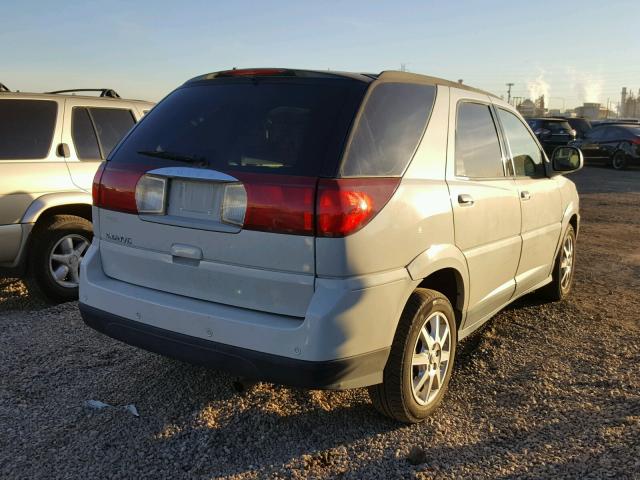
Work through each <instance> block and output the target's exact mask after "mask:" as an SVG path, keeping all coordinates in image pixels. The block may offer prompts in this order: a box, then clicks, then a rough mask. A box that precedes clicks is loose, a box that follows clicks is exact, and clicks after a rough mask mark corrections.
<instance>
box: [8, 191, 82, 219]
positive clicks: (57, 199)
mask: <svg viewBox="0 0 640 480" xmlns="http://www.w3.org/2000/svg"><path fill="white" fill-rule="evenodd" d="M92 203H93V202H92V198H91V193H87V192H78V191H75V192H57V193H48V194H46V195H42V196H40V197H38V198H36V199H35V200H34V201H33V202H31V205H29V208H27V211H26V212H25V214H24V215H23V216H22V219H21V220H20V223H35V222H36V221H37V220H38V218H39V217H40V215H41V214H42V212H44V211H45V210H47V209H49V208H51V207H59V206H61V205H78V204H80V205H87V206H91V204H92Z"/></svg>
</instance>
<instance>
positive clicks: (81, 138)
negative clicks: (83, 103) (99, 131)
mask: <svg viewBox="0 0 640 480" xmlns="http://www.w3.org/2000/svg"><path fill="white" fill-rule="evenodd" d="M71 137H72V138H73V145H74V146H75V148H76V154H77V155H78V158H79V159H80V160H100V158H101V157H100V148H99V147H98V139H97V138H96V133H95V130H94V129H93V125H92V124H91V119H90V118H89V112H88V111H87V109H86V108H77V107H76V108H74V109H73V115H72V117H71Z"/></svg>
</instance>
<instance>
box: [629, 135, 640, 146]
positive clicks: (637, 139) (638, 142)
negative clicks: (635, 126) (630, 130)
mask: <svg viewBox="0 0 640 480" xmlns="http://www.w3.org/2000/svg"><path fill="white" fill-rule="evenodd" d="M631 143H632V144H634V145H640V137H635V138H632V139H631Z"/></svg>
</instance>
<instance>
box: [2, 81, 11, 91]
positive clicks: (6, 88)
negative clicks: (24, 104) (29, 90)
mask: <svg viewBox="0 0 640 480" xmlns="http://www.w3.org/2000/svg"><path fill="white" fill-rule="evenodd" d="M10 91H11V90H9V87H7V86H6V85H5V84H4V83H0V92H10Z"/></svg>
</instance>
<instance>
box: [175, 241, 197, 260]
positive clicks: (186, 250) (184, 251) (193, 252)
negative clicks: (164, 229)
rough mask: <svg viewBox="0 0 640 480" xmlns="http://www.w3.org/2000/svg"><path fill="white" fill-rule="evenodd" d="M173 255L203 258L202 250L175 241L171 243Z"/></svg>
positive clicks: (193, 258) (194, 258)
mask: <svg viewBox="0 0 640 480" xmlns="http://www.w3.org/2000/svg"><path fill="white" fill-rule="evenodd" d="M171 256H172V257H178V258H188V259H190V260H202V250H201V249H200V248H198V247H192V246H191V245H184V244H182V243H174V244H173V245H171Z"/></svg>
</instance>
